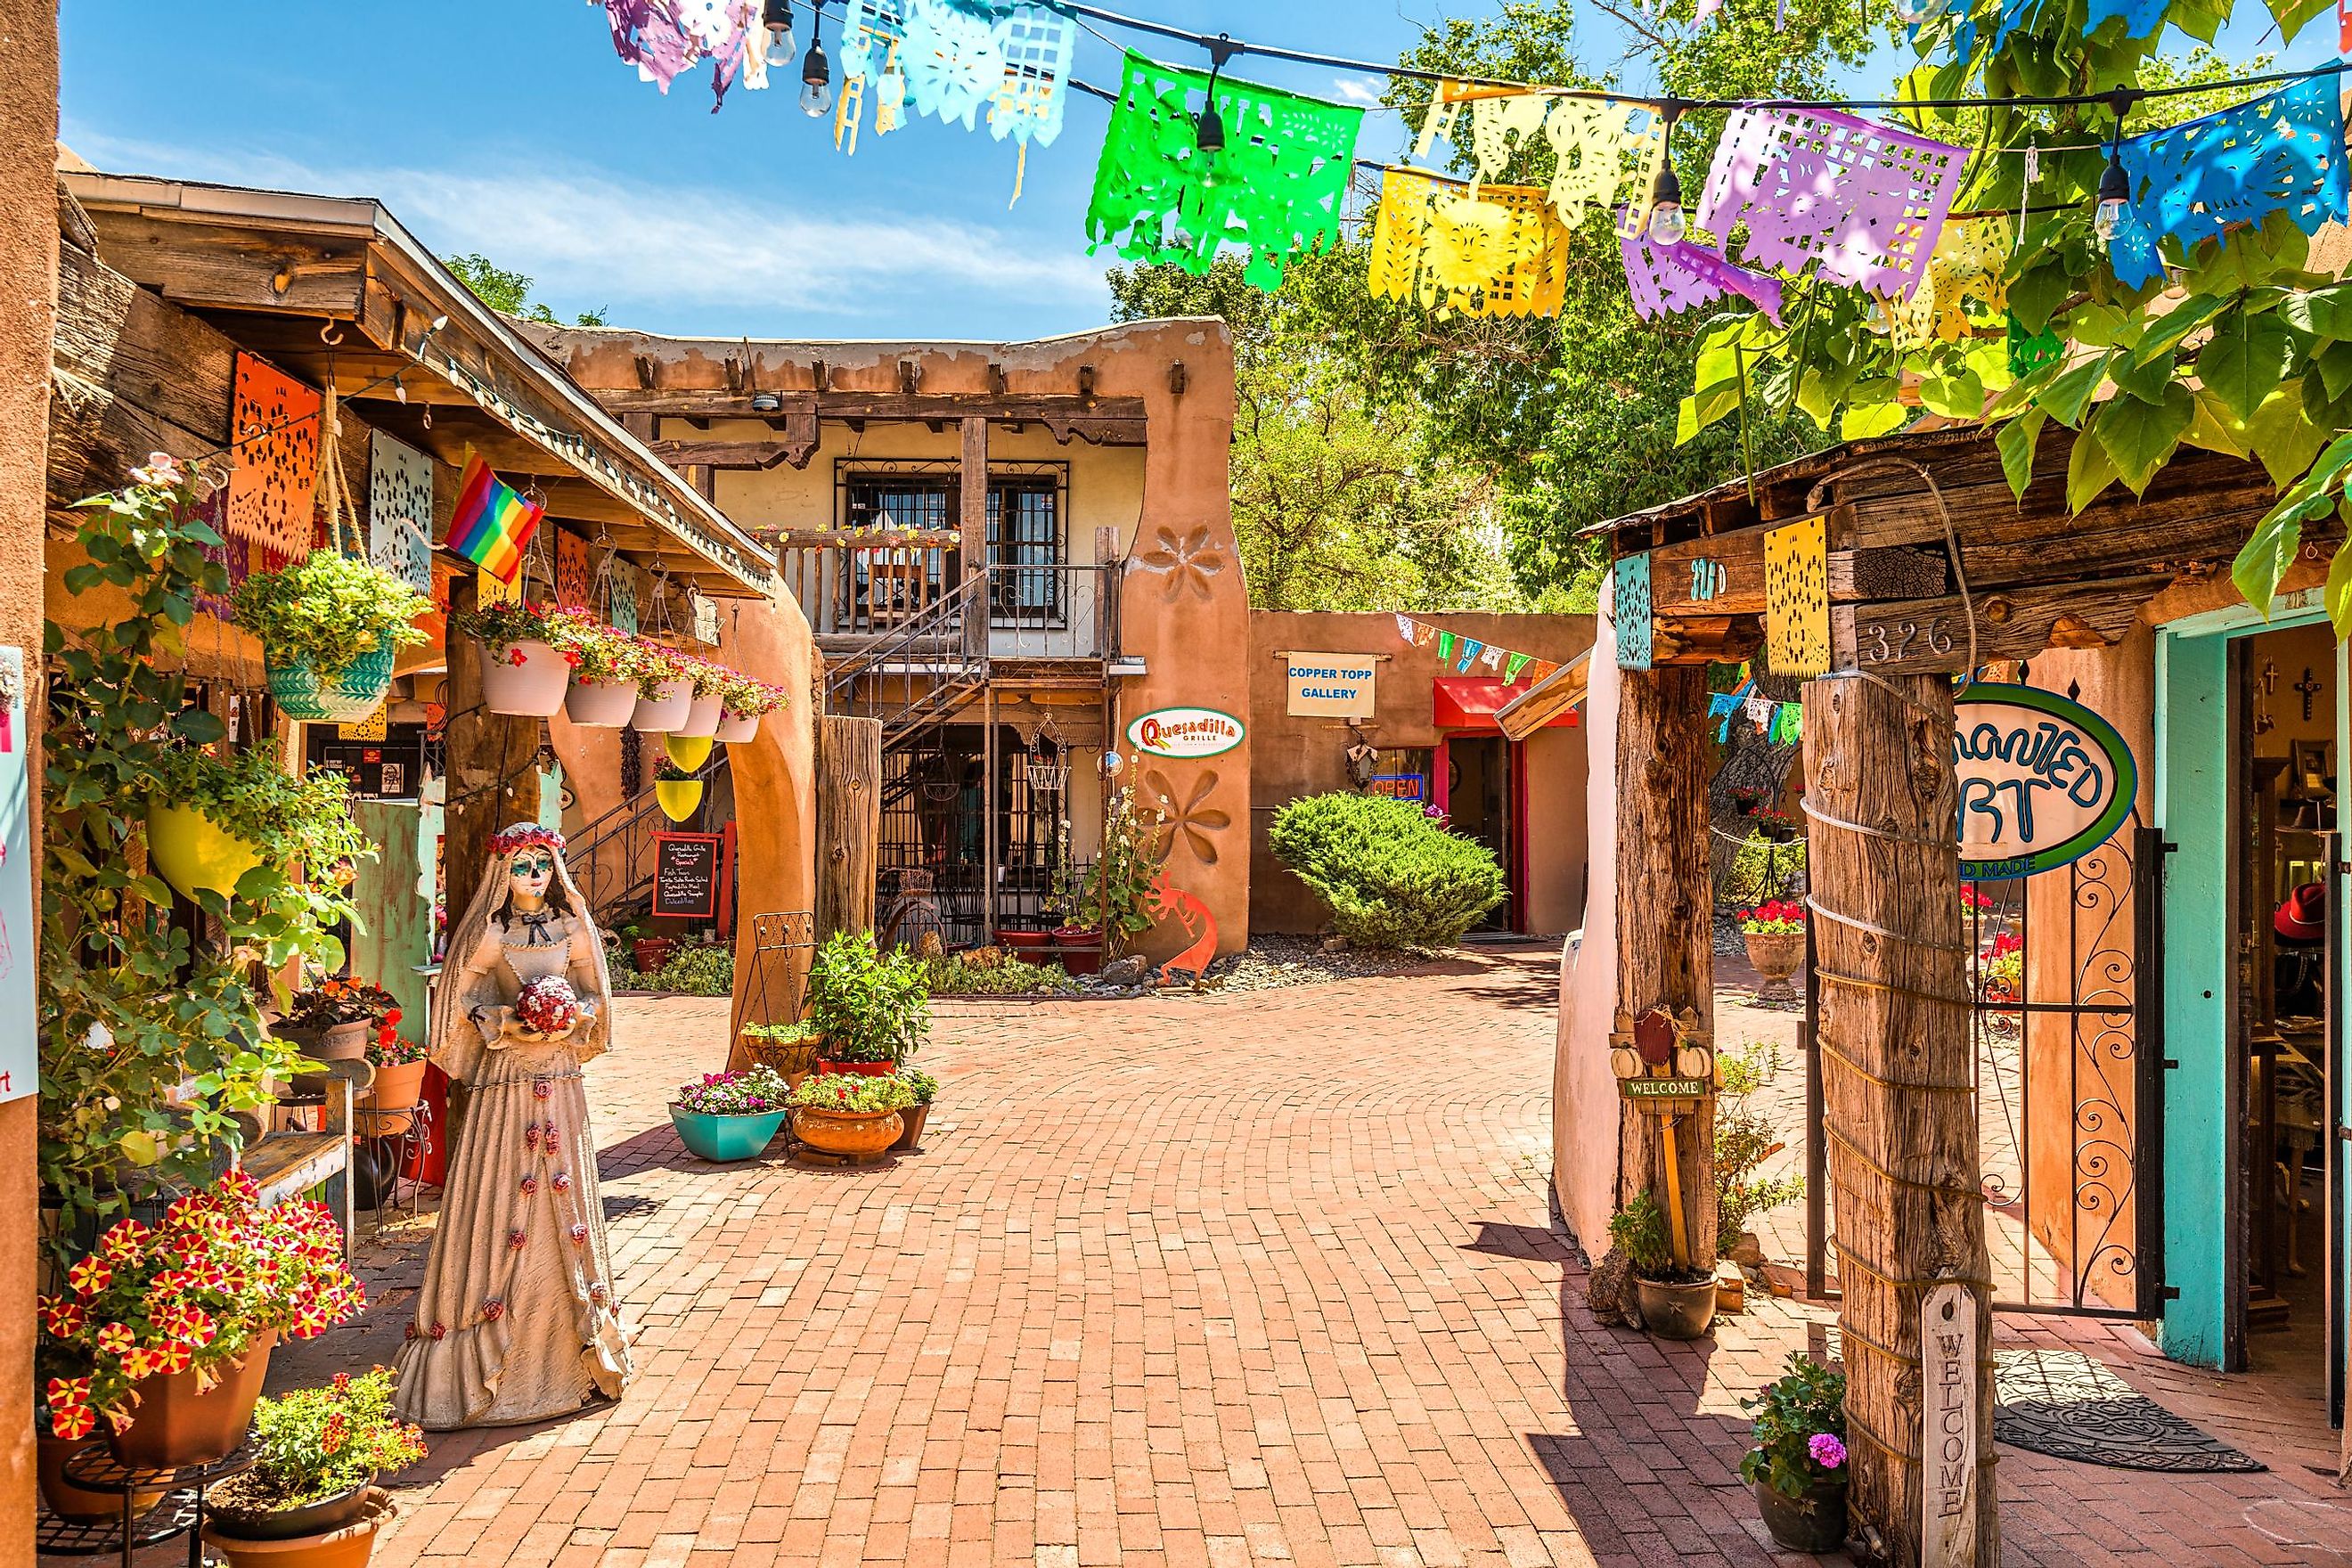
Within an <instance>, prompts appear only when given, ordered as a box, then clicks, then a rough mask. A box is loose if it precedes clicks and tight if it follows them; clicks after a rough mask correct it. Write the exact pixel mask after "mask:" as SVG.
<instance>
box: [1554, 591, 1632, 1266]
mask: <svg viewBox="0 0 2352 1568" xmlns="http://www.w3.org/2000/svg"><path fill="white" fill-rule="evenodd" d="M1611 592H1612V590H1611V584H1610V580H1609V579H1608V578H1606V577H1603V578H1602V579H1601V623H1600V625H1599V626H1598V627H1597V628H1596V636H1595V640H1594V642H1593V647H1592V684H1591V688H1590V689H1588V690H1587V692H1586V693H1585V699H1584V731H1583V732H1584V743H1585V745H1586V747H1587V749H1588V751H1589V754H1590V755H1591V756H1592V757H1594V758H1597V759H1601V762H1600V764H1599V765H1598V766H1596V767H1593V768H1591V770H1589V776H1588V778H1587V780H1586V784H1585V796H1584V798H1585V822H1586V827H1587V830H1588V833H1589V843H1590V850H1589V853H1590V855H1591V866H1592V876H1591V896H1590V897H1589V898H1588V899H1587V900H1585V906H1584V932H1583V941H1582V942H1580V943H1578V944H1572V945H1570V948H1569V949H1568V951H1567V952H1564V953H1562V954H1561V956H1560V965H1559V1026H1558V1032H1557V1035H1556V1037H1555V1038H1556V1044H1555V1047H1554V1054H1553V1058H1552V1079H1551V1162H1552V1163H1551V1181H1552V1192H1553V1194H1554V1195H1555V1196H1556V1197H1557V1198H1558V1199H1559V1208H1560V1213H1561V1214H1562V1215H1565V1216H1567V1219H1568V1224H1569V1228H1570V1230H1571V1231H1573V1232H1574V1233H1575V1235H1576V1239H1577V1241H1578V1242H1579V1243H1580V1245H1582V1247H1584V1249H1585V1250H1586V1251H1587V1252H1588V1253H1590V1254H1591V1256H1592V1257H1593V1258H1595V1259H1598V1258H1600V1256H1601V1252H1602V1251H1603V1250H1604V1249H1606V1248H1607V1247H1608V1245H1609V1216H1610V1215H1612V1214H1613V1213H1615V1212H1616V1207H1617V1123H1618V1114H1619V1108H1620V1104H1621V1102H1620V1100H1619V1099H1618V1094H1617V1079H1616V1075H1615V1074H1614V1073H1613V1072H1612V1071H1611V1069H1610V1066H1609V1035H1610V1031H1611V1030H1612V1029H1613V1028H1615V1027H1616V1016H1617V763H1616V758H1617V641H1616V634H1615V633H1614V632H1613V631H1612V630H1611V628H1610V626H1609V621H1608V616H1609V606H1610V599H1611Z"/></svg>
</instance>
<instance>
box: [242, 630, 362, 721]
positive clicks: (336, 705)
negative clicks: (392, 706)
mask: <svg viewBox="0 0 2352 1568" xmlns="http://www.w3.org/2000/svg"><path fill="white" fill-rule="evenodd" d="M264 651H265V655H266V654H267V650H264ZM393 654H394V649H392V648H388V647H384V648H378V649H376V650H375V651H374V652H373V653H363V654H362V655H360V656H359V657H358V658H355V659H353V660H352V662H351V664H350V665H349V666H348V667H346V668H345V669H344V670H343V672H342V674H341V675H340V676H338V677H337V678H336V679H334V680H332V681H324V680H321V679H319V676H318V672H317V671H315V670H313V669H312V668H310V662H309V661H308V660H307V659H306V660H302V661H299V662H297V663H294V664H280V663H278V660H277V659H275V658H265V667H266V668H267V669H268V673H269V696H270V700H272V701H274V702H276V703H277V704H278V711H279V712H281V713H283V714H285V715H286V717H288V718H289V719H299V720H302V721H305V722H308V723H320V722H329V723H336V724H349V723H352V722H355V721H359V720H362V719H364V718H366V717H367V716H368V715H369V714H371V713H373V712H374V711H375V710H376V709H377V708H378V707H380V706H382V705H383V694H384V693H385V692H386V691H388V690H390V689H391V688H392V660H393Z"/></svg>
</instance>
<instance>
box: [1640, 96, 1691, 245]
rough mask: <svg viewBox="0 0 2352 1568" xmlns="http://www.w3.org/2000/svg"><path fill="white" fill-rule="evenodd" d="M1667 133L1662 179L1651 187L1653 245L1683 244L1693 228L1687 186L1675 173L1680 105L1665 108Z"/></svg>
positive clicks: (1660, 159)
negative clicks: (1685, 201)
mask: <svg viewBox="0 0 2352 1568" xmlns="http://www.w3.org/2000/svg"><path fill="white" fill-rule="evenodd" d="M1658 112H1659V113H1660V114H1662V115H1664V117H1665V122H1666V125H1665V133H1664V140H1663V141H1662V142H1661V143H1660V150H1659V155H1658V177H1657V179H1656V181H1655V182H1654V183H1653V184H1651V186H1650V225H1649V230H1648V232H1649V237H1650V243H1651V244H1652V245H1661V246H1663V245H1680V244H1681V243H1682V242H1683V236H1684V235H1685V233H1687V232H1689V225H1688V224H1686V223H1685V221H1684V219H1683V183H1682V179H1681V177H1680V176H1678V175H1677V174H1675V121H1676V120H1677V119H1679V118H1681V116H1682V106H1681V105H1680V104H1678V103H1666V104H1664V105H1661V106H1660V108H1659V110H1658Z"/></svg>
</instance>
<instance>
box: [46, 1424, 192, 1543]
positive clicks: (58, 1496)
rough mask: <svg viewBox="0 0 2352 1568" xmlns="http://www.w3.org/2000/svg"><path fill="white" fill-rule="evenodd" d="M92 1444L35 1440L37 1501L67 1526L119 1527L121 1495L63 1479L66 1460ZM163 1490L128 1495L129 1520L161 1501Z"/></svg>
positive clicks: (85, 1439) (67, 1439) (82, 1440)
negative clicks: (39, 1495)
mask: <svg viewBox="0 0 2352 1568" xmlns="http://www.w3.org/2000/svg"><path fill="white" fill-rule="evenodd" d="M93 1441H95V1439H93V1438H89V1437H52V1436H43V1437H41V1438H39V1440H38V1441H37V1444H36V1446H35V1448H34V1454H33V1464H34V1476H35V1479H37V1480H38V1481H39V1483H40V1488H41V1501H42V1503H43V1504H44V1505H45V1506H46V1507H47V1509H48V1510H49V1512H50V1513H52V1514H54V1515H55V1516H57V1517H58V1519H61V1520H63V1521H66V1522H67V1523H68V1524H120V1523H121V1521H122V1495H121V1493H120V1492H94V1491H90V1490H89V1489H86V1488H83V1487H78V1486H76V1485H74V1484H73V1483H72V1482H71V1481H69V1480H68V1479H66V1461H67V1460H68V1459H69V1458H73V1457H74V1455H76V1454H78V1453H79V1452H80V1451H81V1450H82V1449H84V1448H87V1447H89V1446H90V1444H91V1443H92V1442H93ZM163 1495H164V1494H163V1489H162V1488H160V1487H159V1488H157V1489H155V1490H153V1491H140V1492H132V1493H131V1518H133V1519H136V1518H138V1517H139V1516H140V1515H141V1514H142V1513H145V1512H147V1511H148V1510H150V1509H152V1508H153V1507H154V1506H155V1505H156V1504H157V1503H159V1502H162V1501H163Z"/></svg>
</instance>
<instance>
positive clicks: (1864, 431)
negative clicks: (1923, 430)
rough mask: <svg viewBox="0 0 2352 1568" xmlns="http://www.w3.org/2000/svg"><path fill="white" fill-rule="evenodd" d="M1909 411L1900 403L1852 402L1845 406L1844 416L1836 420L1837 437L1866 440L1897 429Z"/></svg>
mask: <svg viewBox="0 0 2352 1568" xmlns="http://www.w3.org/2000/svg"><path fill="white" fill-rule="evenodd" d="M1910 417H1911V411H1910V410H1909V409H1908V408H1906V407H1904V406H1903V405H1901V404H1900V403H1893V402H1888V403H1854V404H1849V405H1847V406H1846V411H1845V417H1844V418H1843V419H1841V420H1839V421H1838V439H1840V440H1842V441H1862V440H1867V439H1868V438H1869V437H1873V436H1884V435H1885V434H1887V433H1888V432H1889V431H1893V430H1899V429H1901V428H1902V427H1903V424H1904V422H1905V421H1906V420H1907V419H1909V418H1910Z"/></svg>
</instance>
